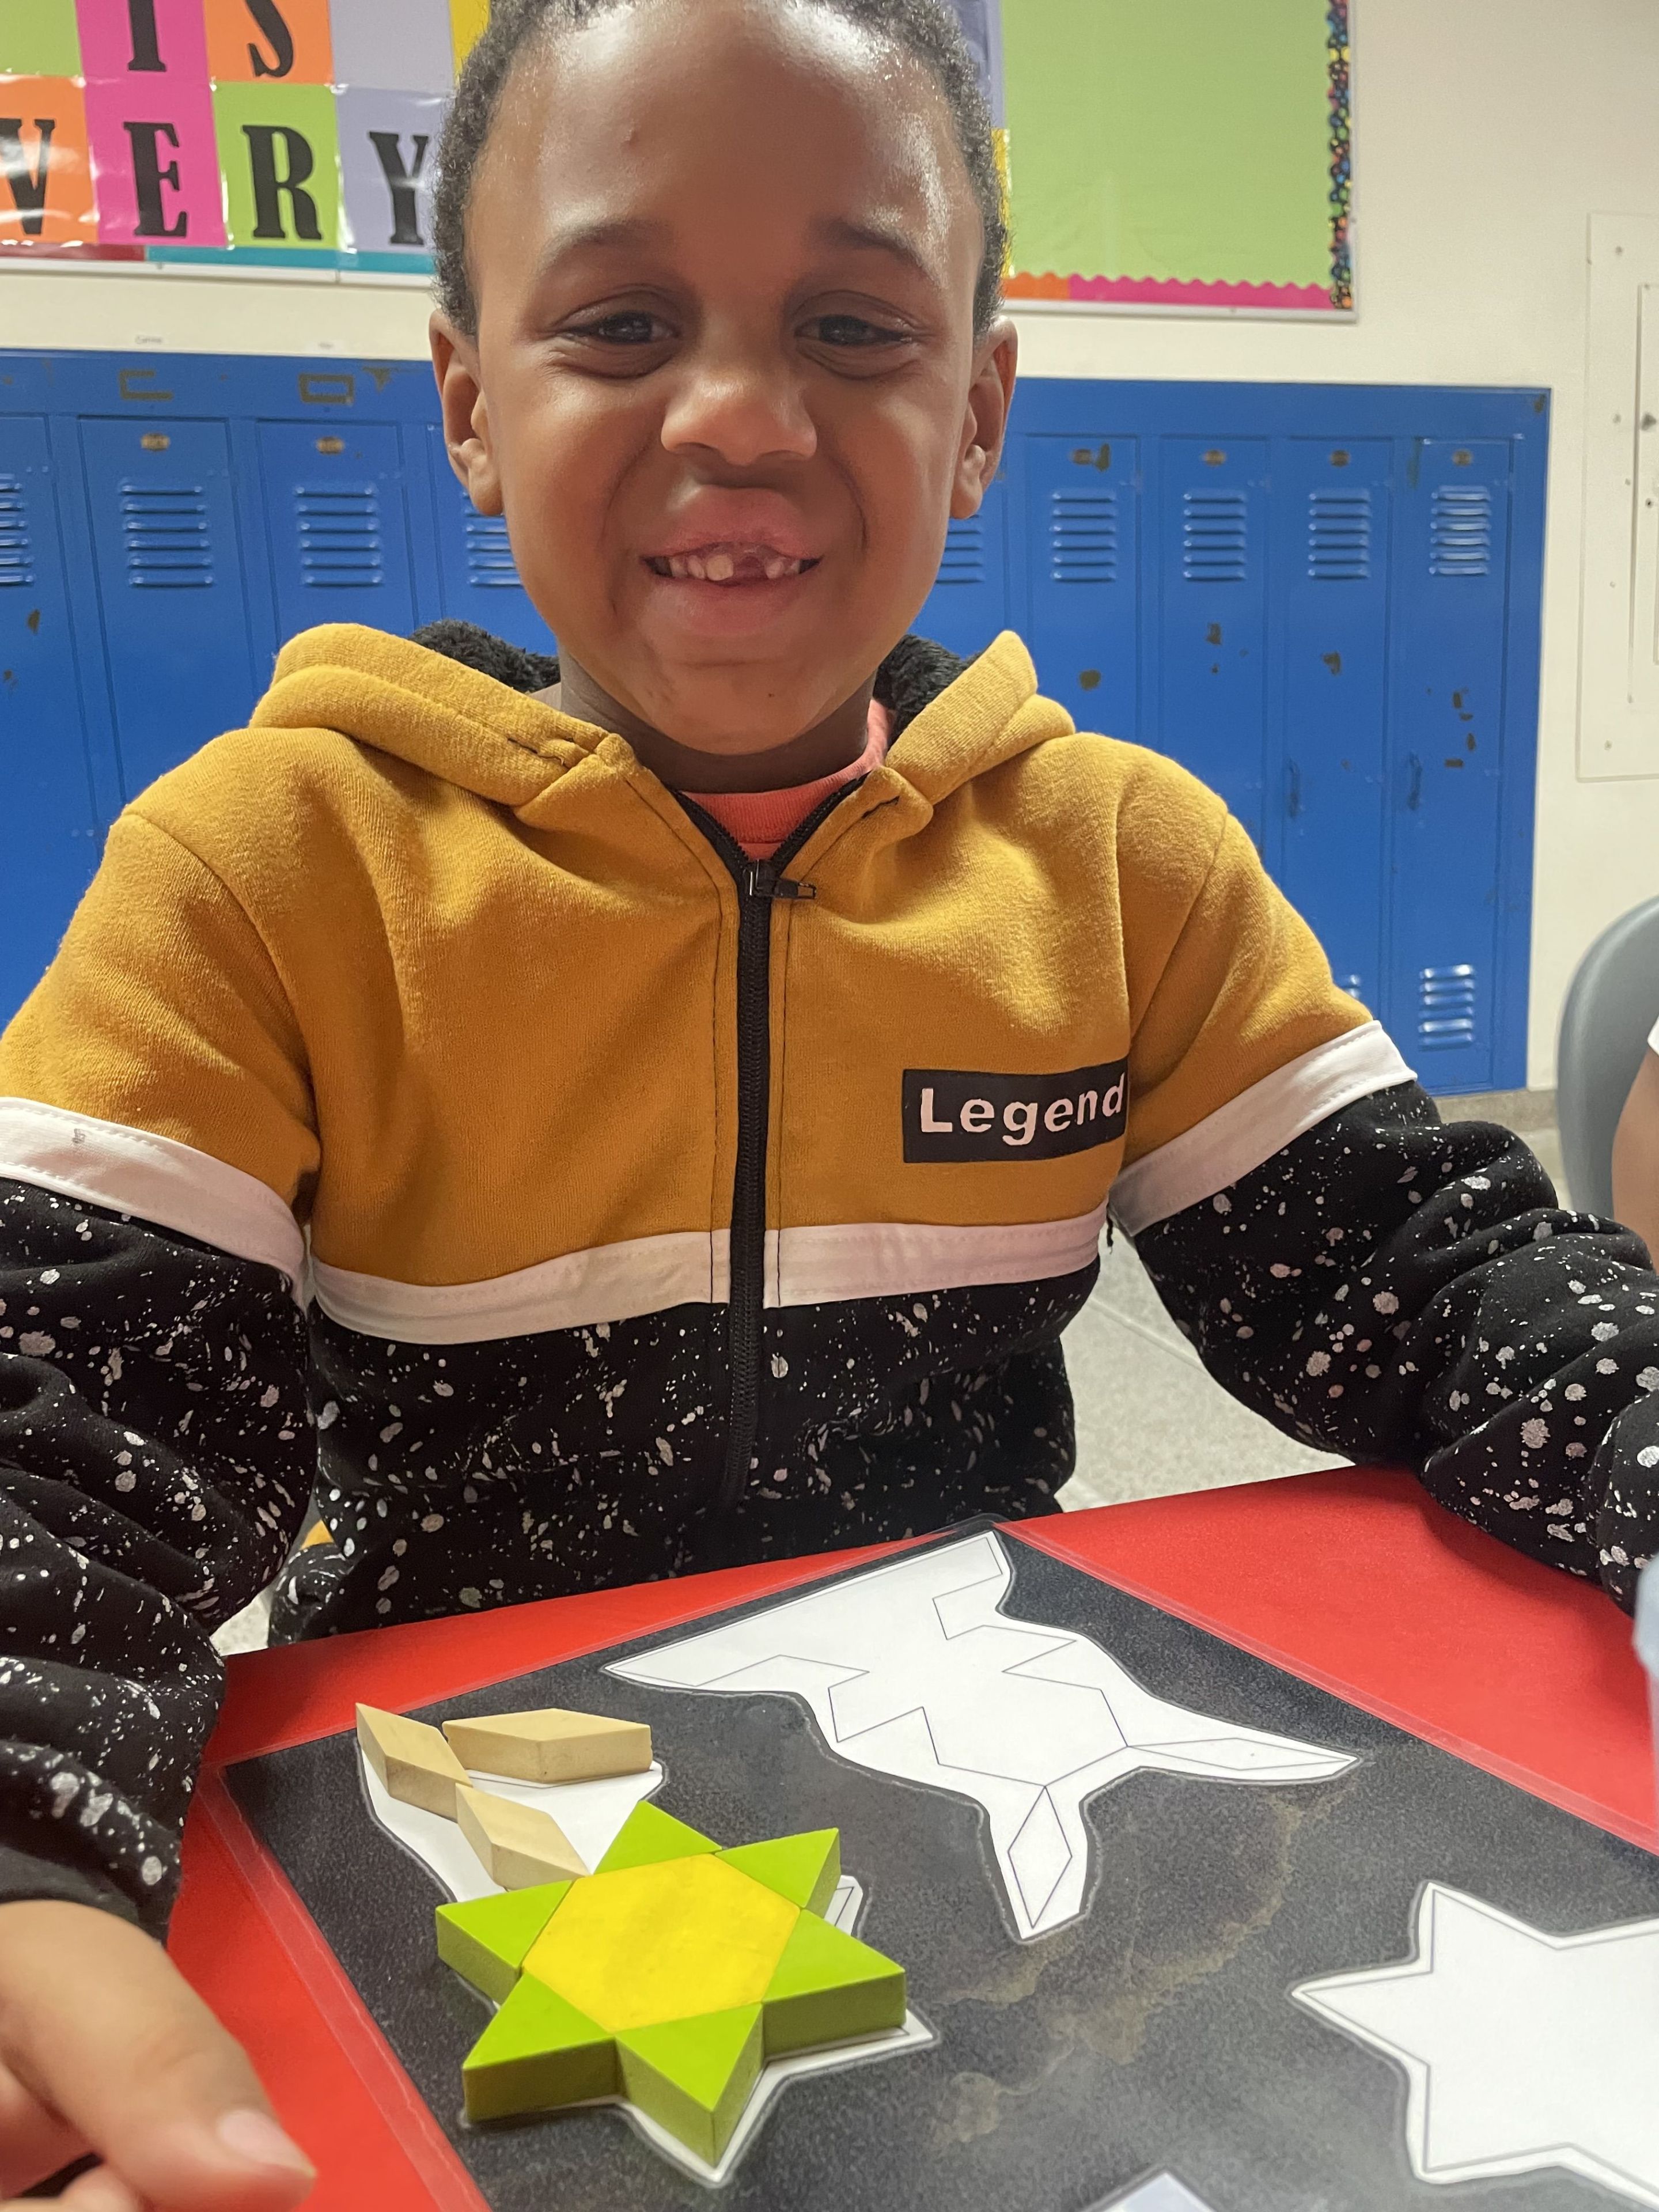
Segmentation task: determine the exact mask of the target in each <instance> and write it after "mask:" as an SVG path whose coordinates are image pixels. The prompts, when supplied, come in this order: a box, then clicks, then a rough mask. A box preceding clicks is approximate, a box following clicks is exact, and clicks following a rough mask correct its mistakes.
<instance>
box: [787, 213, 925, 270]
mask: <svg viewBox="0 0 1659 2212" xmlns="http://www.w3.org/2000/svg"><path fill="white" fill-rule="evenodd" d="M812 228H813V230H814V231H815V233H816V234H817V236H818V237H819V238H821V239H822V240H823V242H824V243H825V244H826V245H827V246H851V247H852V248H853V249H854V251H855V252H864V253H885V254H888V255H890V256H891V257H892V258H894V259H895V260H897V261H902V263H903V264H904V265H905V266H906V267H907V268H908V269H912V270H915V273H916V275H917V276H925V277H927V280H928V282H929V283H933V284H937V283H938V282H939V271H938V270H936V269H935V268H933V266H932V264H930V263H929V262H928V261H927V258H926V257H925V256H924V255H923V254H921V253H920V252H918V251H917V250H916V247H915V245H914V244H913V243H912V242H911V240H910V239H909V238H908V235H907V234H906V232H905V228H904V226H903V225H902V223H900V222H896V221H894V222H882V221H880V220H875V221H871V222H851V221H849V220H848V217H847V216H823V217H822V218H821V219H820V220H819V221H818V222H815V223H814V224H813V226H812Z"/></svg>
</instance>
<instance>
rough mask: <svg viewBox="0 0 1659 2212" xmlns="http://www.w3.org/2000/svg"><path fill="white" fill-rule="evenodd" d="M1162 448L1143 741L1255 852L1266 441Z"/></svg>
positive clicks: (1260, 775) (1171, 441)
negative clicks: (1151, 672) (1219, 805)
mask: <svg viewBox="0 0 1659 2212" xmlns="http://www.w3.org/2000/svg"><path fill="white" fill-rule="evenodd" d="M1162 446H1163V451H1162V453H1161V454H1160V456H1159V465H1160V472H1161V475H1162V479H1163V485H1162V496H1161V501H1160V506H1161V513H1160V516H1159V523H1160V532H1161V539H1162V549H1163V565H1162V573H1161V575H1160V578H1159V583H1160V587H1161V592H1160V605H1159V609H1158V658H1159V665H1160V671H1161V676H1162V701H1161V714H1160V726H1159V731H1158V736H1157V738H1155V740H1154V742H1155V743H1156V744H1158V745H1159V746H1160V747H1161V748H1162V750H1164V751H1165V752H1167V753H1172V754H1173V755H1174V756H1175V757H1176V760H1178V761H1179V762H1180V763H1182V766H1183V767H1185V768H1189V769H1191V770H1192V772H1193V774H1194V775H1197V776H1201V777H1202V778H1203V780H1204V781H1205V782H1206V783H1207V784H1208V785H1209V786H1210V787H1211V788H1212V790H1214V791H1218V792H1219V793H1221V796H1222V797H1223V798H1224V799H1225V800H1226V802H1227V804H1228V805H1229V806H1230V807H1231V809H1232V811H1233V812H1234V813H1235V814H1236V815H1237V817H1238V818H1239V820H1240V821H1241V822H1242V823H1243V825H1244V827H1245V828H1246V829H1248V830H1249V833H1250V835H1251V836H1252V837H1254V838H1255V841H1256V843H1257V844H1258V845H1260V844H1261V836H1262V784H1263V780H1264V772H1265V755H1266V746H1267V441H1266V440H1265V439H1262V438H1231V437H1230V438H1225V439H1220V440H1209V439H1205V438H1165V439H1164V440H1163V441H1162Z"/></svg>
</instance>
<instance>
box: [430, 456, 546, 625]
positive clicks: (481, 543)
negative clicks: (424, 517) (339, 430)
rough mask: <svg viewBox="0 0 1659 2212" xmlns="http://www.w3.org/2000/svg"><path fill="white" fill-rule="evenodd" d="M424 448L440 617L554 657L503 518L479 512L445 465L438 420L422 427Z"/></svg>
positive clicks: (445, 457)
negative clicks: (435, 545)
mask: <svg viewBox="0 0 1659 2212" xmlns="http://www.w3.org/2000/svg"><path fill="white" fill-rule="evenodd" d="M425 447H426V457H427V465H428V469H429V470H430V471H431V479H432V496H433V500H434V502H435V506H436V508H437V514H438V562H439V568H440V571H441V577H442V585H443V606H444V612H445V614H447V615H450V616H453V617H458V618H459V620H460V621H462V622H471V623H477V625H478V627H479V628H480V629H488V630H493V631H494V632H495V635H496V636H497V637H505V638H510V639H511V640H512V641H513V644H514V645H522V646H527V647H529V648H530V650H531V651H532V653H556V652H557V650H558V647H557V645H556V642H555V641H554V637H553V633H552V631H551V630H550V629H549V628H548V627H547V624H546V623H544V621H543V620H542V618H541V617H540V616H539V615H538V613H537V611H536V610H535V608H534V607H533V606H532V605H531V603H530V599H529V595H528V594H527V593H526V590H525V588H524V586H523V585H522V584H521V583H520V581H519V572H518V570H517V569H516V568H514V567H513V548H512V546H511V545H510V544H508V543H507V522H506V519H505V517H503V516H501V515H499V514H480V513H479V512H478V510H477V507H474V506H473V504H472V502H471V500H470V499H469V498H468V497H467V495H466V494H465V491H464V490H463V489H462V488H461V485H460V483H459V479H458V478H457V477H456V474H455V471H454V470H453V469H452V468H451V467H450V465H449V454H448V452H447V449H446V447H445V445H444V433H443V425H442V423H441V422H429V423H428V424H427V426H426V431H425Z"/></svg>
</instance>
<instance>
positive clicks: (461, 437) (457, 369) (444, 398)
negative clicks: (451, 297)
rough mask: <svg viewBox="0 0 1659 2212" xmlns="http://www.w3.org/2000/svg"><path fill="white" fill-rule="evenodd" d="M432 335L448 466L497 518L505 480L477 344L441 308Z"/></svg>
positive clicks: (478, 503) (481, 508)
mask: <svg viewBox="0 0 1659 2212" xmlns="http://www.w3.org/2000/svg"><path fill="white" fill-rule="evenodd" d="M428 335H429V337H430V338H431V341H432V368H433V373H434V374H435V376H436V377H437V380H438V398H439V401H440V403H441V405H442V408H443V417H444V445H445V447H446V448H447V451H448V453H449V465H450V467H451V468H452V469H453V470H454V471H455V473H456V475H457V476H458V477H459V478H460V480H461V482H462V483H463V484H465V487H466V491H467V495H468V497H469V498H470V499H471V501H472V504H473V506H474V507H477V510H478V512H479V513H480V514H499V513H501V473H500V471H499V470H498V469H497V468H496V466H495V453H494V452H493V451H492V449H491V445H490V437H489V402H488V401H487V400H486V399H485V398H484V395H483V380H482V378H481V376H480V374H479V369H478V347H477V340H476V339H474V338H470V337H467V336H466V335H465V332H464V331H458V330H457V329H456V327H455V325H454V324H453V323H452V322H451V321H450V319H449V318H448V316H447V315H446V314H445V313H443V312H442V311H441V309H440V310H438V311H437V312H435V313H434V315H433V317H432V320H431V322H430V323H429V324H428Z"/></svg>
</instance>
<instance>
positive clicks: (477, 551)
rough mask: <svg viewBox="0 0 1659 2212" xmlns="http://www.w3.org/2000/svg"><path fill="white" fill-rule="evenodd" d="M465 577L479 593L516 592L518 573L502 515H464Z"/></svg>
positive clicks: (505, 519)
mask: <svg viewBox="0 0 1659 2212" xmlns="http://www.w3.org/2000/svg"><path fill="white" fill-rule="evenodd" d="M466 580H467V582H468V583H469V584H472V585H474V586H477V589H478V590H479V591H482V592H505V591H516V590H517V589H518V586H519V572H518V570H517V569H516V568H514V567H513V548H512V547H511V546H510V545H509V544H507V517H506V516H505V515H504V514H477V513H469V514H468V515H467V517H466Z"/></svg>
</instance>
